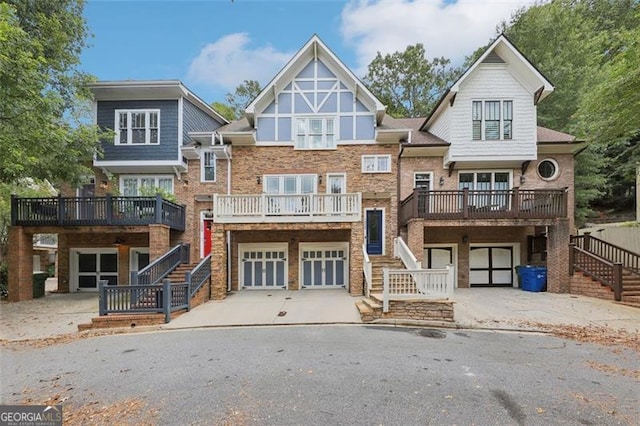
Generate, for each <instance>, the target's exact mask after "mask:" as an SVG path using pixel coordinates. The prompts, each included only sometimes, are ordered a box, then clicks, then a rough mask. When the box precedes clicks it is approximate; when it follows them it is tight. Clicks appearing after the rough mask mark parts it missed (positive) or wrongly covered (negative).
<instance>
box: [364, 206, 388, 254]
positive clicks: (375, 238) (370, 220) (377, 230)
mask: <svg viewBox="0 0 640 426" xmlns="http://www.w3.org/2000/svg"><path fill="white" fill-rule="evenodd" d="M382 216H383V212H382V210H367V253H369V254H382V242H383V240H384V235H383V232H382Z"/></svg>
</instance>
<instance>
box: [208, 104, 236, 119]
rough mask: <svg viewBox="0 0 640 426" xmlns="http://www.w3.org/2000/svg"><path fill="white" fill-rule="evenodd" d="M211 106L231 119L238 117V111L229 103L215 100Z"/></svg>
mask: <svg viewBox="0 0 640 426" xmlns="http://www.w3.org/2000/svg"><path fill="white" fill-rule="evenodd" d="M211 108H213V109H215V110H216V111H217V112H218V114H220V115H221V116H223V117H224V118H226V119H227V120H229V121H232V120H235V119H236V112H235V111H234V110H233V108H231V107H230V106H229V105H227V104H223V103H222V102H213V103H212V104H211Z"/></svg>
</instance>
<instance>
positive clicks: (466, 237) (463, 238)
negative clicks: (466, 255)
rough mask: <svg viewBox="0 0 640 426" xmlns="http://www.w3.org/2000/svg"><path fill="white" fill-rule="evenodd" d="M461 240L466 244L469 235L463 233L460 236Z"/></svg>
mask: <svg viewBox="0 0 640 426" xmlns="http://www.w3.org/2000/svg"><path fill="white" fill-rule="evenodd" d="M462 242H463V243H464V244H467V243H468V242H469V236H468V235H467V234H464V235H463V236H462Z"/></svg>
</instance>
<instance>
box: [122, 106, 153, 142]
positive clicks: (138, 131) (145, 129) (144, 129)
mask: <svg viewBox="0 0 640 426" xmlns="http://www.w3.org/2000/svg"><path fill="white" fill-rule="evenodd" d="M159 123H160V111H159V110H140V109H136V110H126V111H125V110H116V126H115V128H116V132H117V135H116V144H118V145H144V144H147V145H148V144H158V143H160V126H159Z"/></svg>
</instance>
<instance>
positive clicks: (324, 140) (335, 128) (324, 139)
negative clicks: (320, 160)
mask: <svg viewBox="0 0 640 426" xmlns="http://www.w3.org/2000/svg"><path fill="white" fill-rule="evenodd" d="M298 120H305V135H304V137H305V142H308V141H309V136H310V133H309V121H310V120H322V143H323V144H324V145H326V143H327V120H332V121H333V146H325V147H321V148H316V147H309V148H303V147H300V146H299V145H298V136H299V135H298ZM276 123H277V120H276ZM339 123H340V120H339V117H338V116H333V115H332V116H329V115H320V116H305V115H294V116H293V119H292V120H291V125H292V126H293V129H292V133H291V135H292V136H293V144H294V146H295V149H299V150H302V151H319V150H324V151H326V150H335V149H338V148H337V145H338V135H339V134H340V129H339V128H338V124H339ZM276 131H277V129H276ZM276 138H277V134H276Z"/></svg>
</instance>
